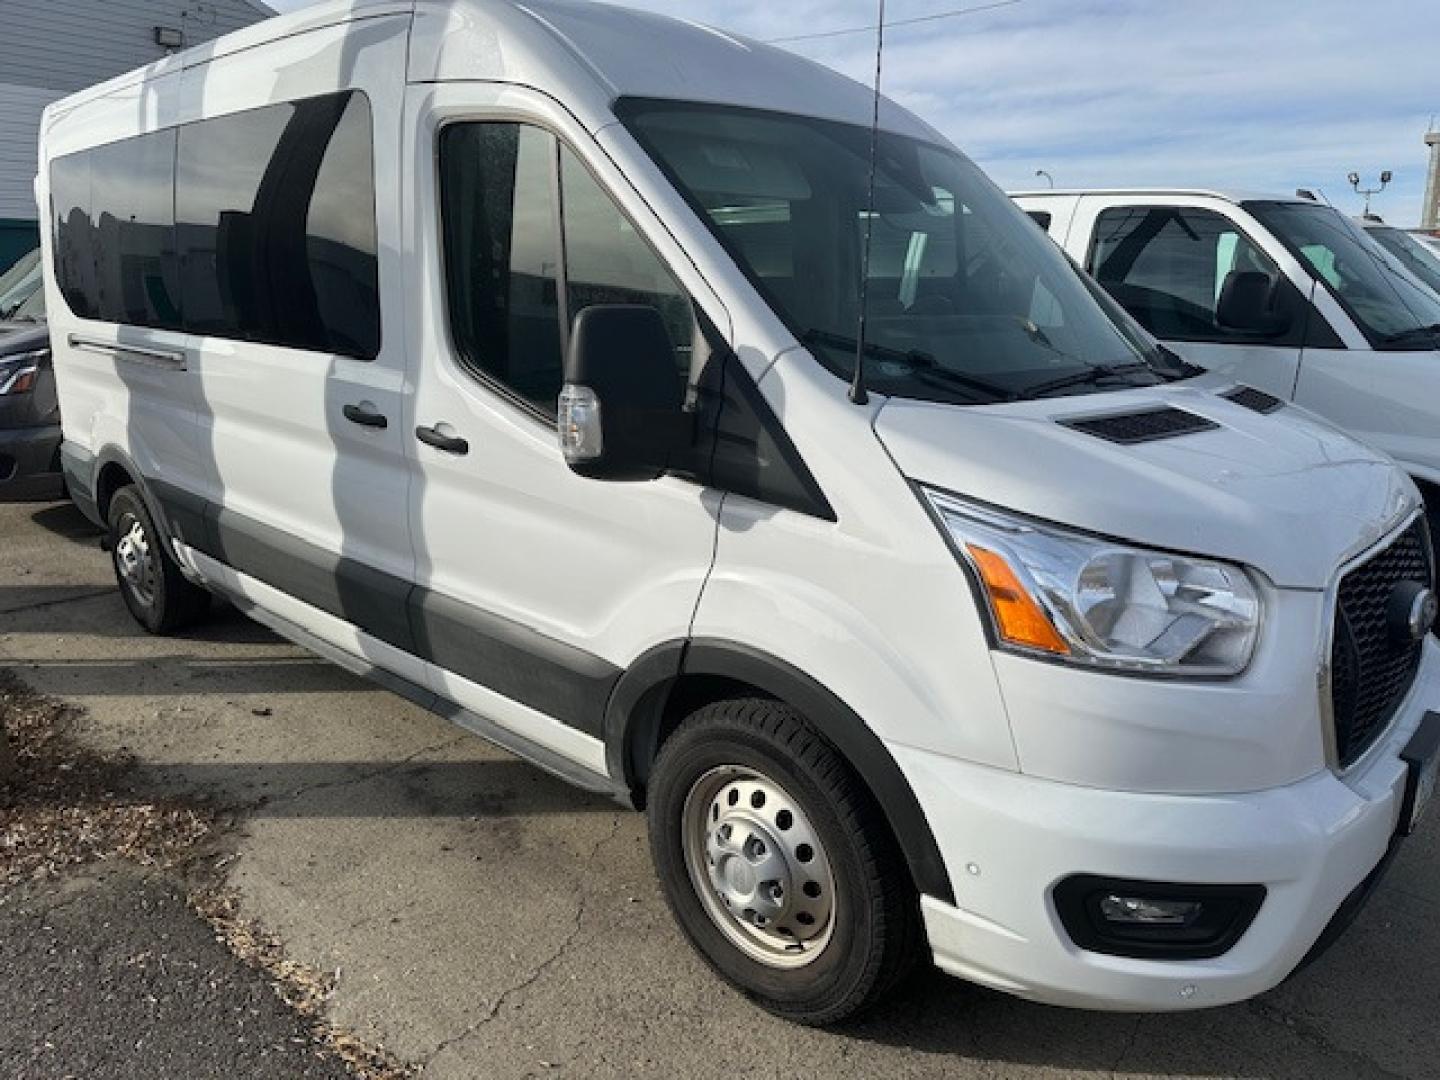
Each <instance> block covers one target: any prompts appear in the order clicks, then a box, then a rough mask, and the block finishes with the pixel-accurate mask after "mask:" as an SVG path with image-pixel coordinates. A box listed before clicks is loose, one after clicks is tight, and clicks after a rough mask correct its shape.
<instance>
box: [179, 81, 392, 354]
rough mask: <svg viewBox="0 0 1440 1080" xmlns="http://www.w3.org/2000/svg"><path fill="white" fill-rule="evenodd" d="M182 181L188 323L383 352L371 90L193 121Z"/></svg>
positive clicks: (183, 146) (297, 344)
mask: <svg viewBox="0 0 1440 1080" xmlns="http://www.w3.org/2000/svg"><path fill="white" fill-rule="evenodd" d="M175 190H176V215H175V216H176V227H177V235H178V240H179V247H180V252H181V263H182V269H183V275H184V282H185V286H184V288H185V292H184V312H185V326H186V329H188V330H191V331H192V332H194V333H201V334H215V335H220V336H225V337H235V338H242V339H245V340H249V341H257V342H266V343H270V344H275V345H286V346H290V347H293V348H301V349H314V350H322V351H327V352H336V353H343V354H346V355H350V356H357V357H361V358H364V359H369V358H373V357H374V356H375V354H376V353H377V352H378V351H379V346H380V321H379V319H380V316H379V279H378V267H377V262H376V240H375V190H374V165H373V159H372V137H371V124H370V107H369V103H368V102H367V101H366V99H365V97H364V95H362V94H359V93H349V94H332V95H328V96H326V97H320V98H311V99H308V100H305V101H299V102H292V103H286V104H283V105H272V106H267V107H265V108H262V109H253V110H250V111H247V112H242V113H235V114H232V115H230V116H223V117H217V118H215V119H213V120H204V121H201V122H199V123H195V124H190V125H187V126H185V127H184V128H182V129H181V131H180V144H179V152H178V158H177V165H176V180H175Z"/></svg>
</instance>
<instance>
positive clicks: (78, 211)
mask: <svg viewBox="0 0 1440 1080" xmlns="http://www.w3.org/2000/svg"><path fill="white" fill-rule="evenodd" d="M50 212H51V214H53V215H54V222H55V237H54V240H55V277H56V278H57V279H58V281H59V283H60V292H61V293H62V294H63V295H64V297H65V303H66V304H68V305H69V307H70V310H71V311H73V312H74V313H75V314H76V315H79V316H80V317H81V318H86V319H93V318H95V317H96V314H97V312H99V310H100V297H99V292H98V290H97V289H96V286H95V232H94V229H92V228H91V225H90V155H89V154H83V153H82V154H70V155H68V156H66V157H62V158H56V159H55V160H54V161H52V162H51V163H50Z"/></svg>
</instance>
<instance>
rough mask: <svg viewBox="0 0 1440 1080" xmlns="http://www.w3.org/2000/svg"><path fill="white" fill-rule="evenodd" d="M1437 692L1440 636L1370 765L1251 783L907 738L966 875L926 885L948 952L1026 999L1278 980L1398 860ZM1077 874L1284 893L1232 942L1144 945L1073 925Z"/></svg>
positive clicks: (1148, 1002) (949, 850)
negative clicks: (1425, 721) (1193, 787)
mask: <svg viewBox="0 0 1440 1080" xmlns="http://www.w3.org/2000/svg"><path fill="white" fill-rule="evenodd" d="M1436 708H1440V643H1437V641H1436V640H1435V639H1434V638H1433V637H1432V638H1431V639H1430V640H1429V641H1428V642H1427V643H1426V646H1425V652H1424V657H1423V660H1422V664H1421V669H1420V673H1419V675H1418V677H1417V678H1416V681H1415V684H1414V686H1413V687H1412V689H1411V692H1410V694H1409V696H1408V698H1407V699H1406V702H1405V704H1404V705H1403V706H1402V708H1401V710H1400V711H1399V713H1398V715H1397V717H1396V719H1395V721H1394V722H1393V723H1392V724H1391V727H1390V730H1389V731H1388V732H1387V734H1386V735H1385V736H1384V737H1383V738H1382V739H1381V740H1380V741H1379V743H1378V744H1377V745H1376V746H1375V747H1374V748H1373V749H1372V750H1371V751H1370V752H1369V753H1367V755H1366V757H1365V758H1364V759H1363V760H1362V761H1361V762H1360V763H1359V764H1358V765H1357V766H1356V768H1354V769H1352V770H1351V771H1350V772H1349V773H1347V774H1345V775H1344V776H1343V777H1342V776H1337V775H1336V774H1335V773H1333V772H1330V771H1328V770H1327V771H1323V772H1320V773H1317V774H1316V775H1313V776H1310V777H1308V778H1307V779H1305V780H1302V781H1300V782H1298V783H1294V784H1290V785H1287V786H1284V787H1278V788H1271V789H1268V790H1263V791H1255V792H1246V793H1240V794H1226V795H1175V794H1137V793H1129V792H1119V791H1110V790H1103V789H1098V788H1086V787H1079V786H1075V785H1070V784H1063V783H1057V782H1055V781H1050V780H1043V779H1037V778H1034V777H1029V776H1024V775H1021V774H1017V773H1011V772H1005V771H1002V770H998V769H991V768H986V767H983V766H976V765H972V764H968V763H964V762H959V761H955V760H953V759H950V758H944V757H941V756H938V755H935V754H931V753H929V752H926V751H921V750H915V749H913V748H909V747H903V746H897V747H892V750H893V752H894V754H895V757H896V759H897V761H899V763H900V766H901V768H902V769H903V770H904V772H905V773H906V775H907V777H908V778H909V780H910V783H911V784H912V786H913V787H914V789H915V794H916V796H917V797H918V799H919V801H920V804H921V806H922V807H923V808H924V810H925V813H926V816H927V818H928V819H929V822H930V825H931V828H932V829H933V830H934V832H935V836H936V840H937V842H938V843H939V846H940V850H941V853H942V855H943V856H944V859H945V864H946V867H947V869H948V870H949V873H950V877H951V880H952V882H953V883H954V886H955V895H956V900H957V902H956V904H955V905H953V906H952V905H949V904H945V903H942V902H940V901H937V900H935V899H934V898H932V897H928V896H927V897H924V898H923V900H922V905H923V910H924V916H925V925H926V930H927V932H928V934H929V938H930V945H931V948H932V950H933V952H934V957H935V962H936V964H937V965H938V966H939V967H940V968H942V969H943V970H945V971H948V972H950V973H951V974H953V975H958V976H960V977H962V978H966V979H969V980H972V981H974V982H978V983H982V984H984V985H986V986H990V987H994V988H996V989H999V990H1004V991H1008V992H1010V993H1013V994H1017V995H1019V996H1021V997H1025V998H1030V999H1033V1000H1036V1001H1042V1002H1047V1003H1050V1004H1055V1005H1067V1006H1075V1007H1081V1008H1093V1009H1112V1010H1129V1011H1167V1010H1177V1009H1193V1008H1204V1007H1208V1006H1214V1005H1224V1004H1228V1003H1231V1002H1235V1001H1241V1000H1244V999H1246V998H1249V997H1253V996H1255V995H1256V994H1260V993H1262V992H1264V991H1266V990H1269V989H1270V988H1272V987H1274V986H1275V985H1277V984H1278V983H1280V982H1281V981H1282V980H1284V979H1285V978H1286V977H1287V976H1288V975H1289V974H1290V973H1291V972H1292V971H1294V970H1295V968H1296V967H1297V966H1298V965H1299V964H1300V963H1301V961H1302V960H1303V959H1305V957H1306V955H1307V954H1308V953H1309V952H1310V950H1311V948H1312V947H1313V946H1314V945H1315V944H1316V942H1317V941H1318V940H1319V939H1320V937H1321V935H1322V933H1323V932H1324V931H1325V929H1326V927H1327V925H1329V924H1331V922H1332V919H1333V918H1334V917H1335V915H1336V913H1337V912H1338V911H1339V909H1340V908H1341V906H1342V904H1344V902H1345V900H1346V898H1347V897H1349V896H1350V895H1351V894H1352V893H1354V892H1355V891H1356V890H1357V888H1358V887H1359V886H1360V885H1361V884H1362V883H1363V882H1364V881H1365V880H1366V879H1367V878H1368V877H1369V876H1370V875H1371V873H1372V872H1373V871H1374V870H1375V869H1376V868H1377V866H1378V865H1379V864H1380V863H1381V861H1382V860H1383V859H1384V858H1385V856H1386V853H1387V851H1388V850H1389V848H1390V846H1391V842H1392V840H1393V838H1394V836H1395V833H1396V827H1397V823H1398V819H1399V815H1400V808H1401V803H1402V801H1403V799H1404V793H1405V784H1406V779H1407V774H1408V770H1407V766H1406V765H1405V764H1404V762H1402V761H1401V760H1400V754H1401V752H1402V750H1403V749H1404V747H1405V745H1406V744H1407V743H1408V742H1409V740H1410V738H1411V736H1412V735H1413V734H1414V732H1415V731H1416V729H1417V728H1418V727H1419V725H1420V722H1421V720H1422V718H1423V717H1424V714H1425V712H1426V710H1427V709H1431V710H1433V709H1436ZM1061 719H1063V718H1061ZM1077 873H1087V874H1097V875H1101V876H1105V877H1114V878H1129V879H1138V880H1145V881H1169V882H1184V883H1215V884H1261V885H1264V886H1265V887H1266V888H1267V890H1268V893H1267V896H1266V899H1265V902H1264V904H1263V906H1262V907H1261V909H1260V912H1259V914H1258V915H1257V916H1256V918H1255V921H1254V923H1253V924H1252V925H1251V926H1250V928H1249V930H1248V931H1246V933H1245V934H1244V935H1243V936H1242V937H1241V938H1240V940H1239V941H1238V942H1237V943H1236V944H1235V946H1234V947H1233V948H1232V949H1230V951H1228V952H1227V953H1225V954H1224V955H1223V956H1220V957H1217V958H1215V959H1211V960H1193V961H1192V960H1179V961H1176V960H1137V959H1130V958H1126V957H1119V956H1108V955H1102V954H1099V953H1093V952H1086V951H1084V950H1082V949H1080V948H1078V947H1077V946H1076V945H1075V944H1074V943H1073V942H1072V941H1071V940H1070V937H1069V935H1068V934H1067V933H1066V932H1065V930H1064V929H1063V928H1062V927H1061V925H1060V920H1059V918H1058V916H1057V914H1056V912H1055V907H1054V903H1053V900H1052V898H1051V890H1052V889H1053V887H1054V885H1055V884H1056V883H1057V882H1059V881H1061V880H1063V879H1064V878H1066V877H1068V876H1070V875H1072V874H1077Z"/></svg>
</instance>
